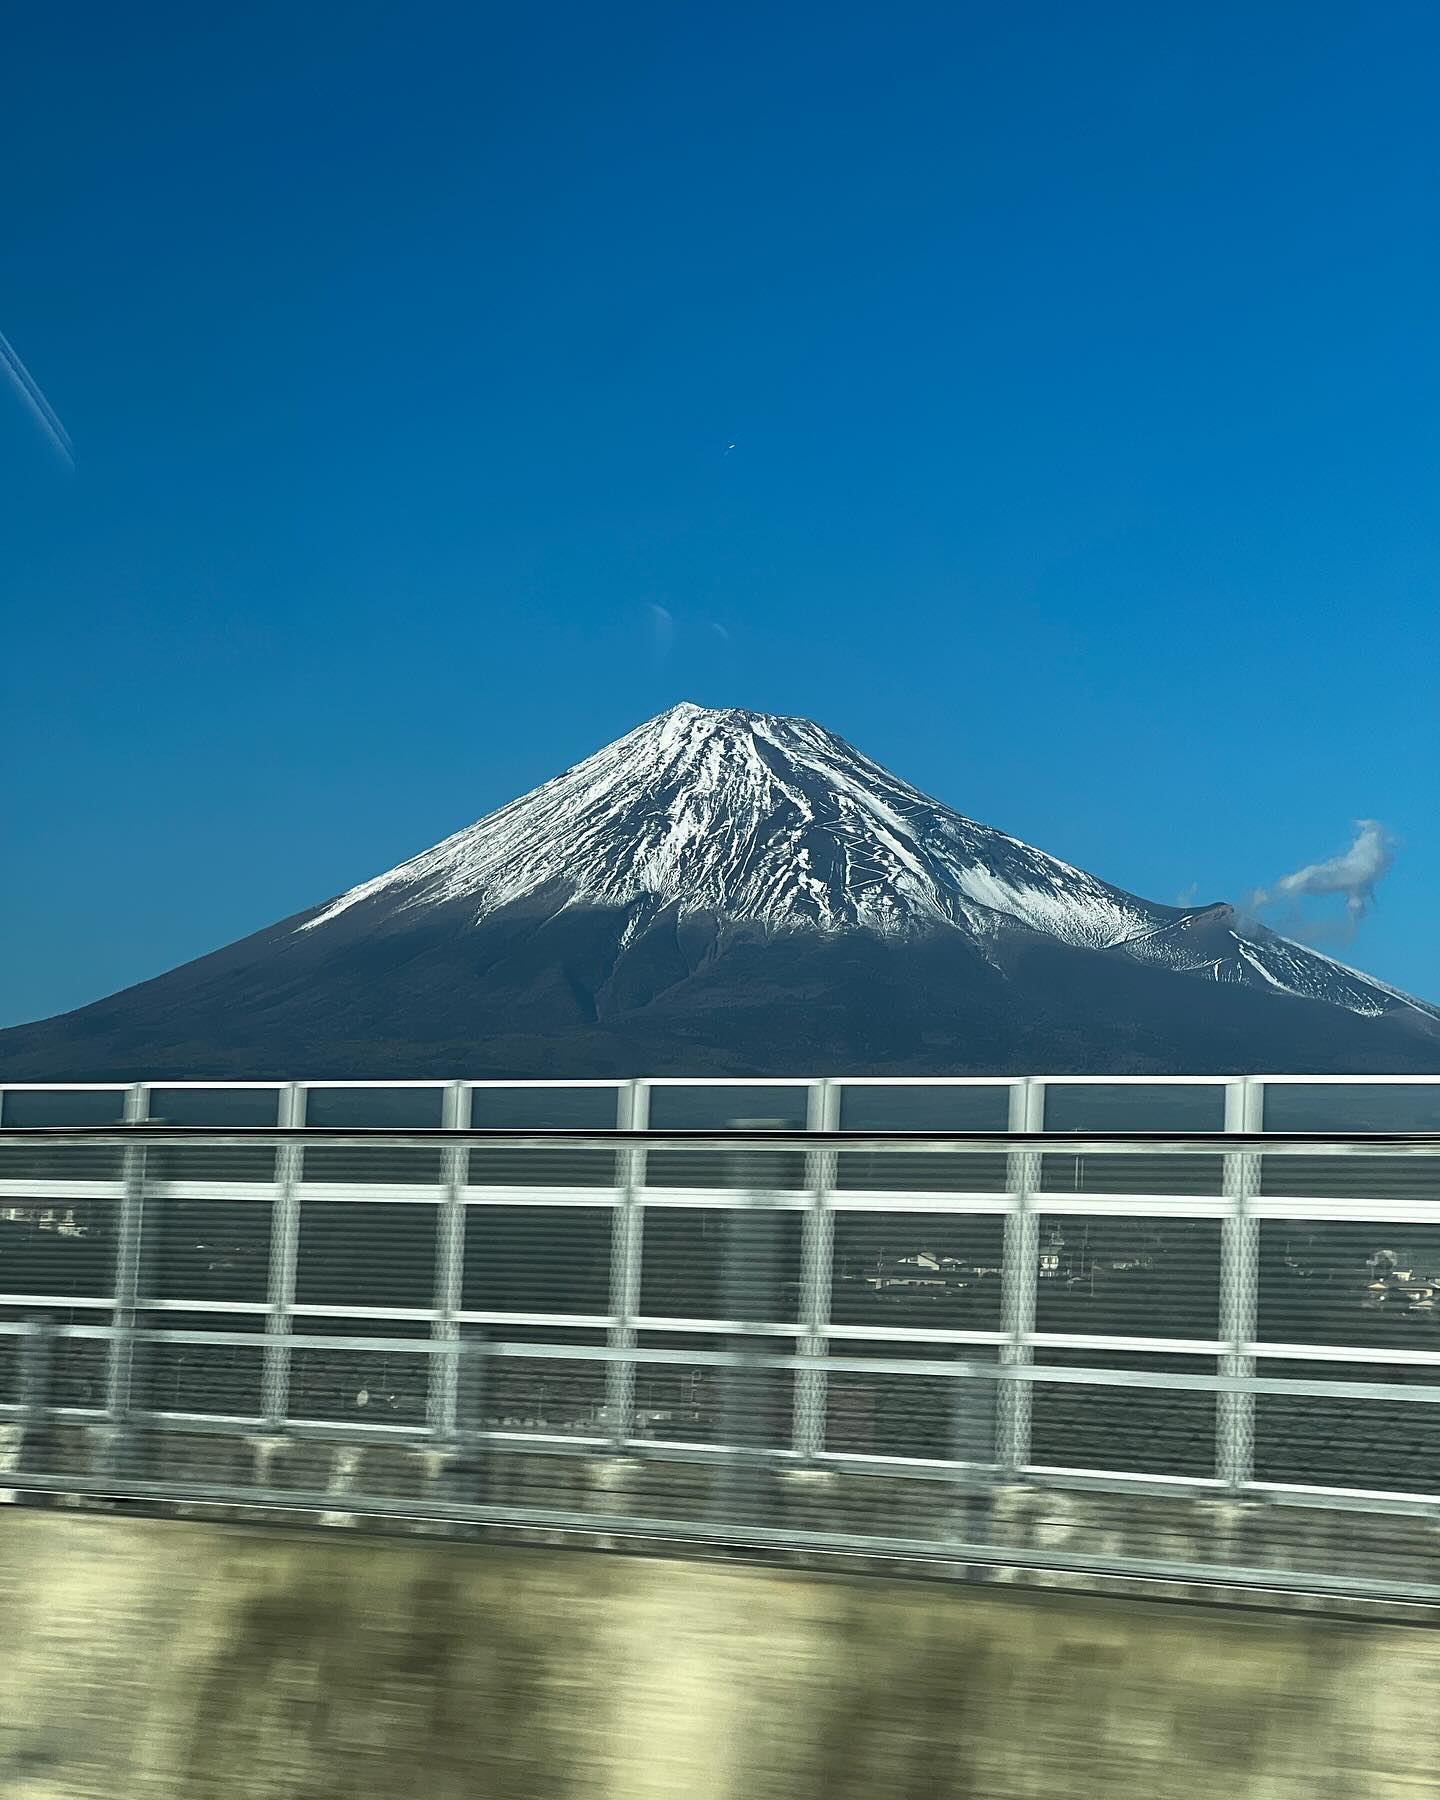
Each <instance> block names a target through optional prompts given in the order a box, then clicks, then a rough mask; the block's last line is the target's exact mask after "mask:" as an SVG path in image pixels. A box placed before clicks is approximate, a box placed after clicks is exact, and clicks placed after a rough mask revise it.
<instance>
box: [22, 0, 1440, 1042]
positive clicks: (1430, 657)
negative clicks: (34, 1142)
mask: <svg viewBox="0 0 1440 1800" xmlns="http://www.w3.org/2000/svg"><path fill="white" fill-rule="evenodd" d="M1437 52H1440V16H1437V14H1436V13H1435V10H1434V8H1433V7H1429V6H1426V5H1419V4H1416V5H1409V4H1404V3H1403V0H1402V3H1399V4H1387V5H1385V6H1383V7H1379V8H1376V7H1361V6H1358V5H1356V6H1348V5H1347V6H1333V5H1325V4H1318V5H1317V4H1307V5H1303V6H1302V5H1293V6H1292V5H1272V4H1265V3H1263V0H1262V3H1260V4H1255V3H1254V0H1249V3H1247V4H1244V5H1238V4H1228V3H1226V0H1220V3H1218V4H1212V5H1207V6H1205V7H1155V6H1153V5H1143V6H1142V5H1138V4H1137V5H1116V4H1104V3H1103V0H1101V3H1098V4H1096V5H1093V6H1085V7H1074V6H1064V5H1059V4H1053V5H1040V4H1024V3H1023V0H1022V3H1017V4H1005V5H1000V4H986V5H980V4H975V5H966V4H959V5H956V4H953V3H952V4H945V5H936V6H916V5H907V4H903V3H902V4H890V5H886V6H883V7H882V6H865V7H856V6H846V5H843V4H842V5H839V6H835V5H827V6H824V7H820V6H814V7H810V6H806V5H803V4H797V5H794V6H790V7H774V6H750V5H745V4H730V5H726V6H725V7H723V8H722V7H685V6H681V7H675V6H669V5H655V6H642V5H629V4H621V5H619V6H617V7H608V8H595V7H585V6H569V5H555V6H551V7H549V8H542V9H535V8H506V9H500V8H487V7H483V6H482V7H461V6H454V7H449V6H433V5H425V4H420V5H411V6H406V7H403V8H402V7H400V6H398V5H374V4H367V3H365V0H356V3H353V4H349V5H347V6H345V7H343V8H342V7H314V8H311V7H294V6H289V5H286V6H279V5H269V4H265V3H263V0H262V3H261V4H257V5H252V6H249V7H246V8H241V9H212V8H195V7H183V8H182V7H180V6H178V5H177V6H174V7H163V6H153V5H146V4H144V3H143V0H141V3H140V4H139V5H137V6H136V7H134V8H128V9H120V10H117V9H115V8H111V7H104V8H102V7H99V6H86V5H79V6H65V5H57V6H55V7H52V8H40V7H38V6H34V5H23V4H22V6H21V8H20V9H18V10H17V11H16V12H13V13H12V14H11V15H10V20H9V24H8V26H7V57H6V61H7V76H8V80H7V84H6V105H5V108H4V111H3V114H0V147H3V152H4V166H5V168H6V171H7V180H6V229H5V232H4V236H3V244H0V331H3V332H4V333H5V335H6V336H7V337H8V338H9V339H10V341H11V342H12V343H13V345H14V347H15V350H16V351H17V352H18V353H19V355H20V356H21V357H23V358H24V360H25V362H26V363H27V364H28V366H29V369H30V371H31V373H32V375H33V376H34V377H35V379H36V380H37V381H38V383H39V384H40V386H41V387H42V388H43V390H44V392H45V393H46V395H47V396H48V398H49V401H50V403H51V404H52V405H53V406H54V408H55V410H56V412H57V413H58V415H59V417H60V418H61V419H62V420H63V421H64V424H65V426H66V428H67V429H68V431H69V433H70V435H71V437H72V438H73V440H74V444H75V454H76V467H75V470H74V472H73V473H70V472H68V471H67V470H66V468H65V467H64V465H63V463H62V461H61V459H60V458H59V456H58V455H57V454H56V453H55V452H54V449H53V447H52V446H51V444H50V443H49V442H48V441H47V439H46V438H45V436H44V435H43V433H42V431H41V430H40V428H39V426H38V424H37V422H36V420H35V419H34V417H33V416H32V415H31V414H30V413H28V412H27V411H25V410H24V409H23V408H22V406H21V404H20V402H19V400H18V398H17V397H16V395H15V394H14V393H13V392H10V391H8V390H5V389H3V388H0V516H3V539H0V599H3V605H4V613H5V624H4V649H5V654H4V657H3V661H0V684H3V694H0V704H3V716H4V720H5V726H6V730H5V741H6V744H7V748H8V756H7V758H6V764H7V768H6V776H5V779H4V781H3V783H0V793H3V821H0V824H3V843H4V845H5V848H6V852H7V856H6V865H7V868H8V871H9V879H8V880H7V881H6V882H5V883H4V885H3V891H0V907H3V914H4V916H3V919H0V931H3V941H4V943H5V945H6V949H7V954H6V956H5V958H4V963H3V969H0V1021H16V1020H20V1019H23V1018H28V1017H34V1016H38V1015H41V1014H44V1013H49V1012H53V1011H57V1010H60V1009H62V1008H65V1007H69V1006H72V1005H76V1004H79V1003H81V1002H83V1001H85V1000H88V999H91V998H95V997H97V996H98V995H100V994H102V993H104V992H107V991H110V990H112V989H114V988H116V987H119V986H121V985H124V984H126V983H128V982H130V981H133V980H138V979H141V978H143V977H145V976H147V975H151V974H154V973H158V972H159V971H160V970H162V969H163V968H166V967H168V966H171V965H173V964H175V963H177V962H180V961H182V960H184V959H186V958H188V957H190V956H193V955H197V954H199V953H201V952H203V951H205V950H208V949H211V948H214V947H216V946H218V945H220V944H222V943H225V942H227V941H229V940H230V939H232V938H235V937H237V936H240V935H242V934H243V933H245V932H247V931H250V930H253V929H256V928H258V927H260V926H262V925H264V924H267V923H269V922H270V921H272V920H274V919H277V918H280V917H283V916H285V915H286V914H288V913H290V912H293V911H295V910H297V909H298V908H300V907H302V906H305V905H308V904H310V903H312V902H314V901H316V900H318V899H320V898H322V897H324V896H327V895H329V894H331V893H333V892H336V891H337V890H339V889H341V888H344V887H346V886H348V885H349V884H351V883H352V882H354V881H356V880H358V879H360V878H362V877H364V876H366V875H369V874H372V873H375V872H377V871H378V870H380V869H382V868H384V867H386V866H388V865H390V864H391V863H393V862H395V861H397V860H399V859H400V858H402V857H403V856H405V855H408V854H410V853H412V852H413V851H415V850H418V849H420V848H421V847H423V846H424V845H426V844H428V843H430V842H432V841H434V840H435V839H437V838H439V837H440V836H442V835H444V834H445V833H447V832H449V831H451V830H454V829H456V828H457V827H459V826H460V825H462V824H464V823H467V822H468V821H469V820H470V819H472V818H474V817H476V816H478V815H480V814H481V813H484V812H486V811H488V810H489V809H490V808H492V807H493V806H495V805H498V804H500V803H502V802H503V801H505V800H506V799H509V798H510V797H512V796H513V795H514V794H516V793H518V792H520V791H522V790H524V789H525V788H527V787H529V786H531V785H533V784H534V783H536V782H538V781H540V780H542V779H544V778H545V777H546V776H548V775H550V774H552V773H555V772H556V771H558V770H559V769H560V768H562V767H564V766H565V765H566V764H568V763H570V762H573V761H575V760H577V759H578V758H579V757H581V756H583V755H585V754H587V753H588V752H589V751H590V750H592V749H594V748H596V747H597V746H598V745H599V744H601V743H602V742H604V741H606V740H607V739H609V738H611V737H613V736H616V735H617V734H618V733H620V732H621V731H623V730H625V729H627V728H628V727H629V726H631V725H633V724H635V723H636V722H638V721H639V720H641V719H642V718H645V717H647V716H649V715H651V714H653V713H655V712H658V711H660V710H661V709H662V708H663V707H665V706H667V705H669V704H670V703H672V702H673V701H675V700H677V699H681V698H688V699H694V700H698V701H700V702H702V703H705V704H712V705H731V704H738V705H745V706H753V707H758V708H763V709H766V710H772V711H782V712H794V713H804V714H809V715H811V716H814V717H817V718H819V719H821V720H823V721H824V722H825V723H826V724H828V725H830V726H831V727H832V728H834V729H835V730H838V731H840V732H841V733H843V734H844V735H845V736H847V737H849V738H851V739H852V740H853V741H854V742H856V743H857V744H858V745H859V746H860V747H861V748H862V749H864V750H866V751H868V752H869V753H870V754H871V755H873V756H876V757H877V758H879V759H880V760H881V761H882V762H885V763H887V764H889V765H890V766H891V767H892V768H893V769H894V770H895V771H896V772H897V773H899V774H902V775H904V776H906V777H908V778H910V779H911V780H913V781H915V782H917V783H918V784H919V785H921V786H922V787H925V788H927V789H929V790H930V791H931V792H933V793H935V794H937V795H939V796H940V797H941V798H942V799H944V800H946V801H948V802H950V803H951V804H953V805H955V806H957V807H959V808H960V809H961V810H962V811H965V812H968V813H970V814H972V815H973V816H975V817H978V818H980V819H983V820H985V821H987V822H988V823H992V824H996V825H999V826H1001V827H1003V828H1004V829H1006V830H1009V831H1012V832H1014V833H1016V834H1017V835H1020V836H1022V837H1024V838H1026V839H1028V840H1029V841H1031V842H1033V843H1036V844H1038V845H1040V846H1042V847H1043V848H1045V849H1047V850H1050V851H1052V852H1053V853H1055V854H1057V855H1060V856H1063V857H1066V858H1067V859H1069V860H1071V861H1073V862H1077V863H1079V864H1081V865H1082V866H1084V867H1087V868H1090V869H1092V870H1094V871H1095V872H1096V873H1098V874H1100V875H1102V876H1104V877H1106V878H1107V879H1109V880H1111V881H1114V882H1118V883H1120V884H1121V885H1123V886H1126V887H1129V888H1131V889H1134V890H1136V891H1138V892H1140V893H1143V894H1145V895H1148V896H1151V897H1154V898H1157V899H1162V900H1172V899H1174V898H1176V897H1177V896H1178V895H1179V894H1181V893H1191V892H1193V893H1195V894H1196V895H1197V896H1198V897H1199V898H1201V899H1210V898H1218V897H1221V896H1228V897H1236V896H1239V895H1241V894H1243V893H1245V892H1247V891H1249V890H1252V889H1254V888H1256V887H1259V886H1263V885H1265V884H1267V883H1271V882H1273V881H1274V879H1275V878H1276V877H1278V876H1280V875H1282V874H1283V873H1285V872H1286V871H1287V870H1290V869H1292V868H1294V867H1295V866H1297V865H1299V864H1304V863H1310V862H1314V861H1316V860H1317V859H1320V858H1323V857H1325V856H1328V855H1331V854H1333V853H1334V852H1336V851H1338V850H1340V849H1342V848H1343V846H1344V845H1345V844H1346V842H1347V841H1348V840H1349V837H1350V835H1351V822H1352V821H1353V820H1354V819H1356V818H1360V817H1365V818H1377V819H1379V820H1382V821H1383V822H1384V823H1385V825H1386V826H1387V827H1388V828H1389V829H1390V830H1391V831H1393V832H1394V833H1396V834H1397V835H1398V836H1399V837H1400V838H1401V839H1402V840H1403V842H1402V845H1401V848H1400V851H1399V853H1398V855H1397V858H1396V861H1395V866H1394V869H1393V872H1392V873H1391V874H1390V875H1389V876H1388V877H1387V879H1386V880H1385V881H1384V882H1383V883H1382V885H1381V886H1380V888H1379V891H1378V897H1377V904H1376V906H1375V908H1374V911H1373V912H1372V914H1371V915H1370V916H1369V917H1368V918H1367V919H1366V920H1365V921H1364V922H1363V924H1362V925H1361V927H1360V930H1359V933H1358V935H1357V937H1356V939H1355V941H1354V943H1353V944H1351V945H1350V946H1349V947H1348V948H1347V949H1345V950H1343V951H1342V952H1341V954H1343V955H1345V956H1346V957H1347V959H1348V960H1352V961H1354V962H1357V963H1359V964H1360V965H1361V966H1363V967H1366V968H1368V969H1370V970H1371V971H1372V972H1374V973H1376V974H1379V975H1382V976H1384V977H1385V978H1387V979H1389V980H1392V981H1395V982H1397V983H1399V984H1401V985H1404V986H1408V987H1410V988H1412V989H1415V990H1417V991H1419V992H1421V993H1424V994H1428V995H1430V996H1431V997H1440V938H1437V933H1436V931H1435V927H1434V902H1435V896H1436V893H1437V889H1440V817H1437V804H1436V803H1437V797H1440V793H1437V777H1436V751H1437V726H1436V715H1437V706H1436V692H1437V681H1436V674H1437V651H1440V642H1437V638H1440V628H1437V624H1436V618H1437V577H1440V511H1437V506H1436V475H1437V463H1440V455H1437V450H1440V426H1437V420H1440V412H1437V404H1436V402H1437V376H1440V337H1437V333H1436V330H1435V303H1436V283H1437V274H1440V234H1437V223H1440V220H1437V211H1440V207H1437V193H1436V177H1435V169H1436V167H1437V153H1440V124H1437V115H1436V109H1435V106H1434V94H1433V76H1434V69H1435V65H1436V56H1437ZM732 444H733V445H734V449H733V450H730V449H728V448H727V446H730V445H732ZM658 608H663V609H664V613H665V614H666V615H668V618H669V620H670V621H671V623H670V625H669V626H668V627H665V628H663V629H662V626H663V620H662V619H661V615H660V614H659V613H658V612H657V611H656V609H658ZM717 627H718V629H717Z"/></svg>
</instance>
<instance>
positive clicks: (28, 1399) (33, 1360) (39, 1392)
mask: <svg viewBox="0 0 1440 1800" xmlns="http://www.w3.org/2000/svg"><path fill="white" fill-rule="evenodd" d="M55 1345H56V1331H55V1321H54V1320H53V1319H52V1318H50V1317H49V1315H48V1314H45V1315H42V1316H40V1317H39V1318H34V1319H27V1320H26V1322H25V1327H24V1330H23V1332H22V1334H21V1337H20V1344H19V1354H20V1408H21V1411H20V1447H19V1450H18V1452H17V1454H16V1458H15V1466H16V1468H17V1469H19V1470H20V1471H22V1472H24V1471H27V1470H28V1471H30V1472H32V1473H39V1474H44V1473H48V1472H50V1467H51V1456H52V1451H53V1443H52V1440H51V1433H50V1406H51V1399H52V1396H53V1394H54V1383H55Z"/></svg>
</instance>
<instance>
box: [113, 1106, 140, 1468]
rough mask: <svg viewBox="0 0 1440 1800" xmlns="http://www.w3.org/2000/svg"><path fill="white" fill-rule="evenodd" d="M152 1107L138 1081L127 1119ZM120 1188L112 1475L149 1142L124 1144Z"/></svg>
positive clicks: (128, 1394) (128, 1367) (126, 1390)
mask: <svg viewBox="0 0 1440 1800" xmlns="http://www.w3.org/2000/svg"><path fill="white" fill-rule="evenodd" d="M149 1110H150V1090H149V1088H148V1087H146V1086H145V1084H144V1083H143V1082H137V1083H136V1084H135V1085H134V1086H133V1087H131V1088H130V1089H129V1091H128V1092H127V1093H126V1095H125V1123H126V1124H127V1125H139V1124H142V1123H143V1122H144V1120H145V1116H146V1114H147V1113H148V1112H149ZM121 1170H122V1175H121V1179H122V1191H121V1197H120V1211H119V1214H118V1217H117V1220H116V1227H115V1293H114V1302H113V1306H112V1310H111V1314H110V1352H109V1356H108V1358H107V1361H106V1370H105V1412H106V1415H107V1418H108V1420H109V1427H110V1438H109V1453H108V1456H107V1457H105V1458H102V1461H105V1462H106V1463H107V1464H108V1467H109V1470H110V1472H111V1473H112V1474H113V1473H114V1472H115V1471H116V1470H117V1469H118V1467H119V1463H120V1460H121V1457H122V1455H123V1454H124V1450H125V1448H126V1447H127V1444H128V1439H129V1436H130V1432H131V1429H132V1425H131V1412H132V1410H133V1406H134V1387H135V1315H136V1306H137V1302H138V1300H139V1295H140V1256H141V1239H142V1235H143V1232H144V1220H145V1146H144V1144H143V1143H137V1144H126V1146H125V1148H124V1151H123V1152H122V1157H121Z"/></svg>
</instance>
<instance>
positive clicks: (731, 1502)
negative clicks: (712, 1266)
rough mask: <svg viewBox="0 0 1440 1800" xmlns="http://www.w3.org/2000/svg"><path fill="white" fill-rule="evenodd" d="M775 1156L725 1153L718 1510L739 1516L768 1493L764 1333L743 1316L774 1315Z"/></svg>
mask: <svg viewBox="0 0 1440 1800" xmlns="http://www.w3.org/2000/svg"><path fill="white" fill-rule="evenodd" d="M778 1123H779V1121H777V1120H774V1119H733V1120H731V1125H732V1127H733V1128H734V1129H735V1130H737V1131H746V1130H749V1131H758V1130H765V1129H770V1128H773V1127H775V1126H777V1125H778ZM774 1165H775V1156H774V1153H773V1152H770V1151H767V1150H764V1149H762V1148H760V1147H759V1146H758V1145H743V1146H742V1145H737V1146H736V1147H735V1149H734V1151H733V1152H732V1153H731V1157H730V1166H731V1169H732V1172H733V1173H732V1179H731V1181H730V1182H729V1183H728V1184H727V1185H728V1186H729V1187H731V1188H732V1189H733V1190H734V1194H735V1200H736V1205H735V1206H734V1207H733V1208H731V1209H730V1210H729V1211H728V1212H727V1213H726V1215H725V1224H726V1231H725V1251H724V1263H723V1266H722V1268H721V1287H722V1298H721V1302H720V1307H721V1313H722V1316H723V1317H725V1318H726V1319H729V1320H732V1321H733V1322H734V1323H735V1325H736V1327H737V1329H736V1330H735V1332H734V1334H733V1335H732V1336H731V1338H730V1341H729V1344H728V1346H727V1349H728V1352H729V1354H728V1356H727V1359H726V1361H725V1363H724V1365H723V1366H722V1368H721V1370H720V1377H721V1383H722V1386H721V1392H720V1406H719V1409H718V1410H719V1414H720V1447H721V1451H722V1456H723V1460H722V1462H721V1464H720V1468H719V1470H718V1480H717V1484H716V1487H717V1501H718V1510H719V1516H720V1517H721V1519H724V1520H734V1521H737V1522H743V1521H744V1520H746V1519H755V1518H758V1517H760V1516H761V1515H762V1514H763V1513H764V1511H765V1509H766V1503H767V1500H768V1499H769V1498H770V1489H771V1484H770V1482H769V1481H767V1476H770V1475H771V1474H772V1471H771V1470H770V1469H769V1468H768V1467H767V1463H768V1460H769V1459H768V1458H767V1456H766V1440H767V1437H768V1435H769V1433H768V1430H767V1425H768V1420H769V1415H770V1406H769V1401H770V1397H771V1392H772V1389H771V1376H772V1373H773V1371H772V1370H771V1369H770V1368H768V1367H767V1366H766V1365H767V1355H766V1341H765V1339H764V1338H763V1337H758V1336H756V1335H755V1334H754V1333H752V1332H748V1331H746V1330H745V1326H746V1325H747V1324H755V1323H760V1322H769V1321H773V1320H774V1319H775V1318H776V1316H777V1314H778V1312H779V1299H780V1256H779V1250H780V1245H779V1226H780V1215H779V1213H778V1212H777V1211H776V1209H775V1206H774V1196H773V1195H772V1194H770V1193H767V1191H766V1189H767V1186H770V1185H773V1183H774Z"/></svg>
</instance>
